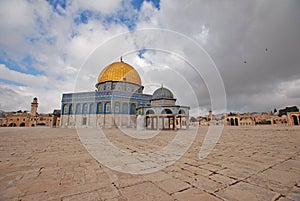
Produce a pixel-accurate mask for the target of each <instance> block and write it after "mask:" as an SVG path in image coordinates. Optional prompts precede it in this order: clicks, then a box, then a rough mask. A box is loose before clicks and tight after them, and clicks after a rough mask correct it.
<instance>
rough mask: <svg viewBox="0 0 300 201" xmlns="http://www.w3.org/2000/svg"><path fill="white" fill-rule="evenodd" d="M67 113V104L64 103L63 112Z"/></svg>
mask: <svg viewBox="0 0 300 201" xmlns="http://www.w3.org/2000/svg"><path fill="white" fill-rule="evenodd" d="M67 113H68V104H64V114H67Z"/></svg>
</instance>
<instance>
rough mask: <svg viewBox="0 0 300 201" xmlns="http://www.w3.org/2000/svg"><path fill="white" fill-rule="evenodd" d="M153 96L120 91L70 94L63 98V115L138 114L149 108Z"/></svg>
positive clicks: (64, 95)
mask: <svg viewBox="0 0 300 201" xmlns="http://www.w3.org/2000/svg"><path fill="white" fill-rule="evenodd" d="M151 98H152V95H148V94H140V93H129V92H119V91H106V92H81V93H68V94H63V96H62V106H61V107H62V108H61V111H62V115H73V114H75V115H76V114H130V115H135V114H136V108H137V107H143V106H149V105H150V100H151Z"/></svg>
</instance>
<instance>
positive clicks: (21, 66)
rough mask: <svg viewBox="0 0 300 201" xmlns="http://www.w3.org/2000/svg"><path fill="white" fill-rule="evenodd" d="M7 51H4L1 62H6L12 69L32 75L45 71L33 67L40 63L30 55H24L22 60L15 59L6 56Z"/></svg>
mask: <svg viewBox="0 0 300 201" xmlns="http://www.w3.org/2000/svg"><path fill="white" fill-rule="evenodd" d="M6 55H7V54H6V53H2V54H1V56H0V63H1V64H4V65H5V66H6V67H7V68H9V69H10V70H14V71H17V72H20V73H26V74H31V75H43V74H44V73H43V71H41V70H38V69H36V68H34V67H33V65H34V64H36V63H38V62H37V61H36V60H35V59H34V58H32V57H31V56H29V55H26V56H24V57H23V59H22V60H21V61H20V62H17V61H14V60H12V59H10V58H8V57H7V56H6Z"/></svg>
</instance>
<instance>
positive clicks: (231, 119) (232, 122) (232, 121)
mask: <svg viewBox="0 0 300 201" xmlns="http://www.w3.org/2000/svg"><path fill="white" fill-rule="evenodd" d="M230 126H234V119H233V118H230Z"/></svg>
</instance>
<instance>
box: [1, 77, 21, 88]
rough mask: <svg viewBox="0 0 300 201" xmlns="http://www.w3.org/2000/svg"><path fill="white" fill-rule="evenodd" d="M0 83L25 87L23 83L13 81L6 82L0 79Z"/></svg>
mask: <svg viewBox="0 0 300 201" xmlns="http://www.w3.org/2000/svg"><path fill="white" fill-rule="evenodd" d="M0 83H4V84H8V85H14V86H27V85H25V84H23V83H20V82H14V81H11V80H6V79H1V78H0Z"/></svg>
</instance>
